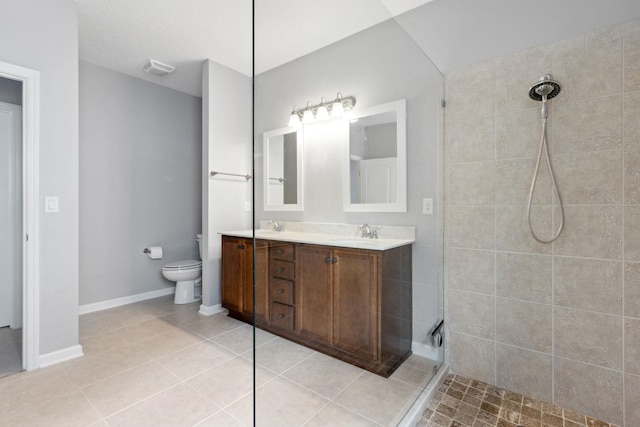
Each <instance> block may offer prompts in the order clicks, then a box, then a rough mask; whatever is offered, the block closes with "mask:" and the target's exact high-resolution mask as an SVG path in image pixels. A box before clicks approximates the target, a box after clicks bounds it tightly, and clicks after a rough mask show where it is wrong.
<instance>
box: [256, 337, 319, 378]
mask: <svg viewBox="0 0 640 427" xmlns="http://www.w3.org/2000/svg"><path fill="white" fill-rule="evenodd" d="M313 353H315V351H314V350H311V349H309V348H307V347H304V346H301V345H299V344H296V343H294V342H291V341H288V340H285V339H283V338H276V339H274V340H271V341H269V342H267V343H266V344H263V345H261V346H260V347H257V348H256V363H258V364H259V365H261V366H264V367H265V368H267V369H270V370H272V371H274V372H277V373H279V374H281V373H282V372H284V371H286V370H287V369H289V368H291V367H292V366H294V365H296V364H297V363H300V362H301V361H303V360H304V359H306V358H307V357H309V356H311V355H312V354H313ZM243 356H244V357H246V358H248V359H249V360H252V359H253V351H252V350H249V351H248V352H245V353H243Z"/></svg>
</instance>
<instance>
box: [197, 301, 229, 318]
mask: <svg viewBox="0 0 640 427" xmlns="http://www.w3.org/2000/svg"><path fill="white" fill-rule="evenodd" d="M226 311H227V309H226V308H222V304H216V305H204V304H201V305H200V311H199V313H200V314H202V315H203V316H213V315H214V314H218V313H225V312H226Z"/></svg>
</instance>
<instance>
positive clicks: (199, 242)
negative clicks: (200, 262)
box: [196, 234, 202, 259]
mask: <svg viewBox="0 0 640 427" xmlns="http://www.w3.org/2000/svg"><path fill="white" fill-rule="evenodd" d="M196 240H197V241H198V253H199V254H200V259H202V234H196Z"/></svg>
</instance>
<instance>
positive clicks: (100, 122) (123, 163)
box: [80, 62, 202, 305]
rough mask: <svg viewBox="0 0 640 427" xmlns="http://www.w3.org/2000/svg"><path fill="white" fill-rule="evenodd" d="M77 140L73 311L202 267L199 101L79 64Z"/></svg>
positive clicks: (141, 290)
mask: <svg viewBox="0 0 640 427" xmlns="http://www.w3.org/2000/svg"><path fill="white" fill-rule="evenodd" d="M80 141H81V146H80V305H84V304H90V303H96V302H101V301H107V300H111V299H115V298H120V297H127V296H131V295H136V294H140V293H144V292H149V291H154V290H159V289H164V288H167V287H170V286H174V285H175V283H174V282H170V281H168V280H166V279H164V277H162V273H161V268H162V266H163V265H165V264H166V263H168V262H171V261H179V260H184V259H199V258H198V256H199V255H198V247H197V242H196V234H197V233H200V231H201V229H200V215H201V208H202V204H201V181H200V172H201V141H202V139H201V100H200V98H197V97H194V96H191V95H187V94H184V93H182V92H178V91H175V90H173V89H167V88H164V87H162V86H158V85H155V84H152V83H148V82H145V81H143V80H140V79H136V78H134V77H130V76H126V75H124V74H120V73H116V72H113V71H110V70H107V69H105V68H102V67H98V66H96V65H93V64H89V63H85V62H81V63H80ZM156 245H160V246H162V247H163V249H164V256H163V258H162V260H151V259H149V257H148V256H147V255H145V254H143V253H142V251H143V249H144V248H145V247H147V246H156Z"/></svg>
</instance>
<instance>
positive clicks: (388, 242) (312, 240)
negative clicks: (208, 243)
mask: <svg viewBox="0 0 640 427" xmlns="http://www.w3.org/2000/svg"><path fill="white" fill-rule="evenodd" d="M218 234H221V235H223V236H233V237H244V238H247V237H252V236H253V231H252V230H241V231H224V232H220V233H218ZM256 239H264V240H278V241H283V242H293V243H308V244H313V245H325V246H337V247H341V248H356V249H369V250H374V251H386V250H388V249H392V248H397V247H400V246H405V245H410V244H412V243H414V242H415V239H412V238H393V239H388V238H379V239H369V238H362V237H358V236H348V235H339V234H328V233H307V232H300V231H274V230H271V229H264V228H260V229H256Z"/></svg>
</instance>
